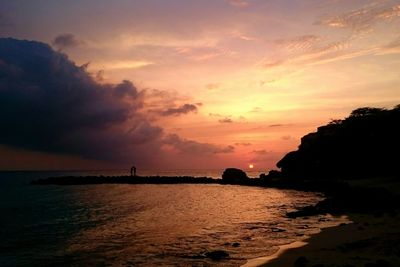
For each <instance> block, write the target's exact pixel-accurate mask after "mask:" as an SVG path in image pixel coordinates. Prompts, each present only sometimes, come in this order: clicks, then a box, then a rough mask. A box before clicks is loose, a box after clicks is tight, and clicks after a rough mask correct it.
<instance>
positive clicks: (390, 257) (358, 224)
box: [242, 213, 400, 267]
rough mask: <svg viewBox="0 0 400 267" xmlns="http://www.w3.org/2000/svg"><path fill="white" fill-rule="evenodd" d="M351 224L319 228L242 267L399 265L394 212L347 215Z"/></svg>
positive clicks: (399, 235)
mask: <svg viewBox="0 0 400 267" xmlns="http://www.w3.org/2000/svg"><path fill="white" fill-rule="evenodd" d="M349 217H350V220H351V221H352V222H350V223H348V224H340V225H338V226H333V227H327V228H322V229H321V231H320V232H319V233H316V234H313V235H311V236H309V237H307V238H306V239H304V240H302V241H295V242H293V243H289V244H286V245H282V246H280V247H279V250H278V251H277V252H276V253H274V254H272V255H269V256H265V257H260V258H256V259H251V260H248V262H247V263H246V264H244V265H242V266H243V267H255V266H260V267H282V266H287V267H290V266H320V267H330V266H332V267H333V266H371V267H373V266H375V267H378V266H382V267H385V266H400V254H399V251H400V250H399V249H400V244H399V243H398V242H397V240H398V239H399V237H400V229H398V228H399V227H398V226H399V225H398V221H399V220H400V216H399V214H397V213H393V214H384V215H381V216H378V215H371V214H350V215H349Z"/></svg>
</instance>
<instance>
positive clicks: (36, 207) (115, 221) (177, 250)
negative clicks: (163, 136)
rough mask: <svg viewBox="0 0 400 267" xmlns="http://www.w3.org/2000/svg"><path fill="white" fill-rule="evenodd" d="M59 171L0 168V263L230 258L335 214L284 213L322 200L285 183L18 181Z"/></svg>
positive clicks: (272, 244) (260, 252)
mask: <svg viewBox="0 0 400 267" xmlns="http://www.w3.org/2000/svg"><path fill="white" fill-rule="evenodd" d="M220 173H221V172H216V171H196V172H195V171H179V172H178V171H174V172H172V171H170V172H157V173H154V172H153V173H150V172H147V173H144V172H143V173H139V174H142V175H148V174H164V175H176V174H181V175H185V174H192V175H199V176H204V175H206V176H212V177H216V176H219V175H220ZM67 174H68V175H69V174H71V173H65V172H56V173H43V172H35V173H0V212H1V214H2V216H1V220H0V240H1V242H0V266H159V265H163V266H240V265H241V264H244V263H246V260H247V259H252V258H256V257H261V256H265V255H269V254H272V253H274V252H275V251H276V250H277V245H280V244H285V243H289V242H293V241H295V240H298V239H300V238H302V236H303V235H307V234H311V233H315V232H318V230H319V228H320V227H323V226H329V225H335V224H337V223H338V222H340V221H343V219H339V218H332V217H329V216H317V217H310V218H297V219H288V218H286V217H285V216H284V215H285V213H286V212H287V211H292V210H294V209H295V208H296V207H301V206H305V205H309V204H314V203H316V202H317V201H319V200H321V199H322V196H320V195H318V194H315V193H306V192H298V191H293V190H277V189H266V188H257V187H245V186H231V185H229V186H228V185H225V186H221V185H184V184H182V185H84V186H30V185H28V182H29V181H30V180H32V179H37V178H40V177H48V176H55V175H67ZM72 174H76V175H79V174H82V173H72ZM86 174H88V173H86ZM91 174H93V173H91ZM103 174H110V173H103ZM112 174H120V173H116V172H113V173H112ZM253 176H258V174H255V173H254V175H253ZM234 243H239V244H240V245H239V246H233V244H234ZM212 250H225V251H227V252H228V253H229V254H230V257H229V259H227V260H223V261H219V262H218V261H212V260H209V259H207V258H204V257H203V255H204V253H205V252H207V251H212Z"/></svg>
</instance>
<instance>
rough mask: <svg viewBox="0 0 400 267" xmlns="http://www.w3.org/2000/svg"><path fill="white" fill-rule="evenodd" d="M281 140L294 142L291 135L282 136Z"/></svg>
mask: <svg viewBox="0 0 400 267" xmlns="http://www.w3.org/2000/svg"><path fill="white" fill-rule="evenodd" d="M281 139H282V140H285V141H288V140H294V137H293V136H291V135H284V136H282V137H281Z"/></svg>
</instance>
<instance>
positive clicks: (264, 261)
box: [241, 215, 354, 267]
mask: <svg viewBox="0 0 400 267" xmlns="http://www.w3.org/2000/svg"><path fill="white" fill-rule="evenodd" d="M339 217H344V218H345V219H346V220H348V221H347V222H341V223H338V224H337V225H333V226H326V227H322V228H320V230H319V232H317V233H313V234H311V235H307V236H303V237H302V239H300V240H296V241H294V242H291V243H288V244H283V245H280V246H278V250H277V251H276V252H275V253H273V254H271V255H268V256H262V257H258V258H254V259H250V260H248V261H247V262H246V263H245V264H243V265H241V267H259V266H269V265H268V264H269V263H271V262H274V261H276V260H279V259H280V258H282V257H283V256H285V255H286V254H287V253H290V251H291V250H296V249H301V248H303V247H305V246H307V245H309V243H310V239H311V238H313V237H314V236H317V235H319V234H321V232H323V231H326V230H328V229H332V228H337V227H339V226H341V225H348V224H352V223H354V222H353V221H351V220H349V218H348V217H347V216H345V215H344V216H339Z"/></svg>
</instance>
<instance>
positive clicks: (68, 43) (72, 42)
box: [53, 33, 82, 49]
mask: <svg viewBox="0 0 400 267" xmlns="http://www.w3.org/2000/svg"><path fill="white" fill-rule="evenodd" d="M81 43H82V42H81V41H79V40H78V39H76V37H75V35H73V34H71V33H64V34H60V35H58V36H56V37H55V38H54V40H53V44H54V45H55V46H56V47H57V48H59V49H65V48H70V47H75V46H78V45H80V44H81Z"/></svg>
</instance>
